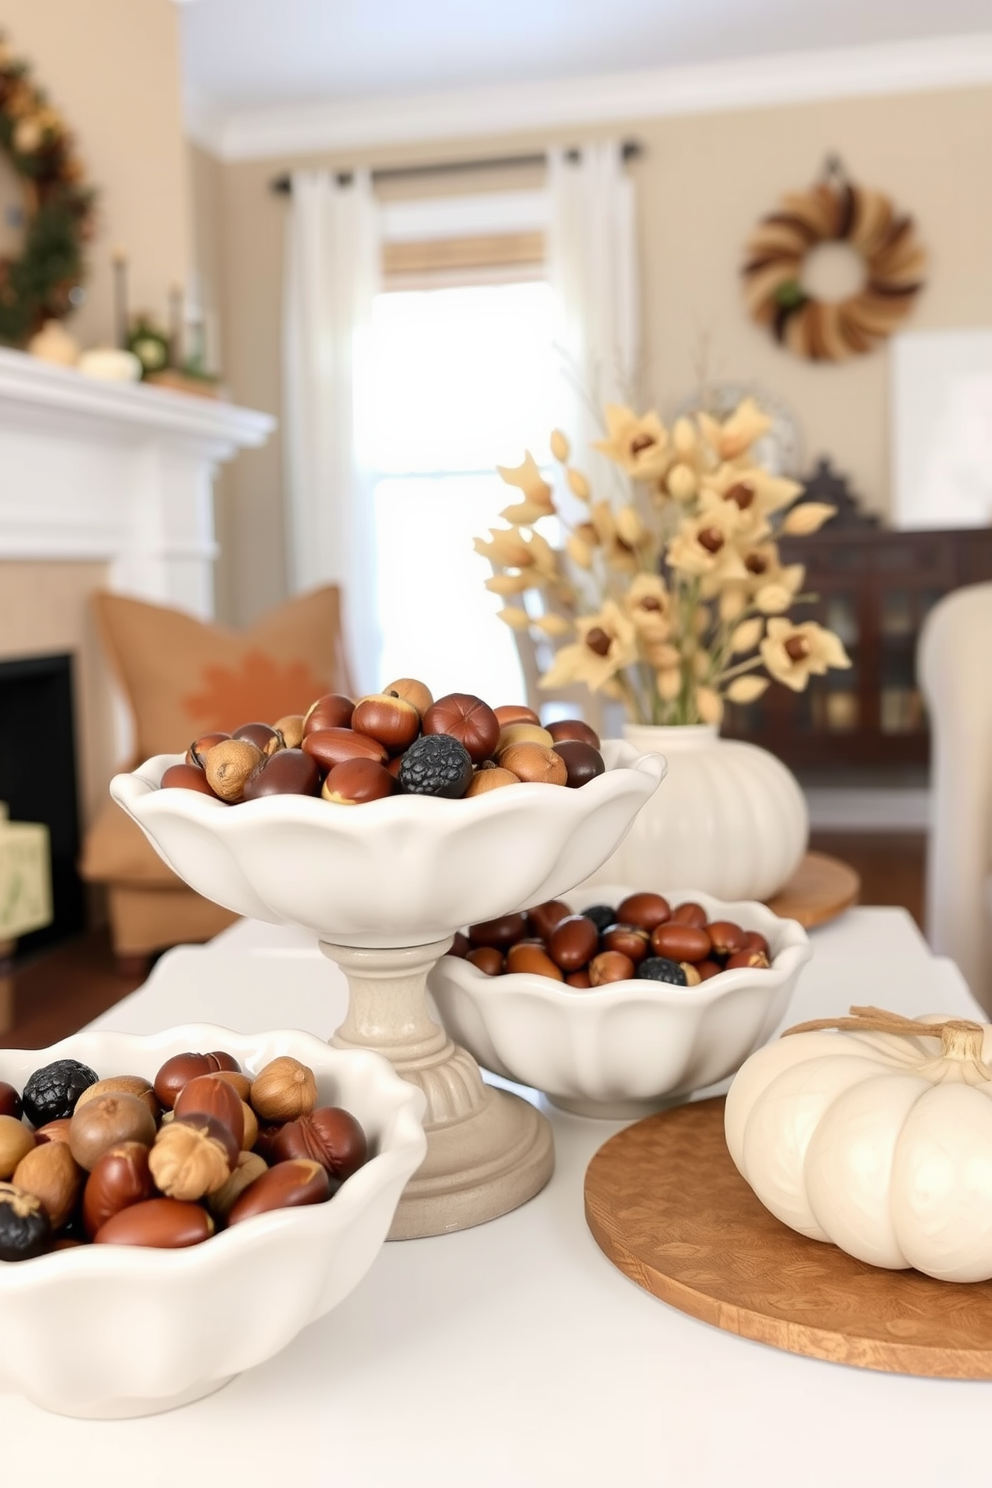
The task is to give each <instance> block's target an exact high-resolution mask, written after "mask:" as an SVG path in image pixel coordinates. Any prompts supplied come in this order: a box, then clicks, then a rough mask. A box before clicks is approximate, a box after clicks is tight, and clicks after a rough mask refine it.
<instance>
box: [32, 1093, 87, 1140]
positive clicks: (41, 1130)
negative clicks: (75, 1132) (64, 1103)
mask: <svg viewBox="0 0 992 1488" xmlns="http://www.w3.org/2000/svg"><path fill="white" fill-rule="evenodd" d="M77 1104H78V1102H77ZM71 1125H72V1117H71V1116H57V1117H56V1118H55V1120H54V1121H46V1122H45V1125H44V1126H39V1127H38V1130H37V1131H36V1132H35V1134H34V1139H35V1141H36V1142H68V1140H69V1128H70V1126H71Z"/></svg>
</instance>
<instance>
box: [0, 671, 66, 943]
mask: <svg viewBox="0 0 992 1488" xmlns="http://www.w3.org/2000/svg"><path fill="white" fill-rule="evenodd" d="M0 801H6V802H7V805H8V807H9V808H10V819H11V821H24V822H44V823H45V825H46V826H47V827H48V831H49V836H50V839H51V849H52V905H53V909H54V917H53V919H52V923H51V924H50V925H47V926H45V927H44V928H43V929H41V930H33V931H32V932H31V933H30V934H29V935H23V936H22V937H21V939H20V940H19V941H18V943H17V953H16V960H17V961H25V960H28V959H29V958H31V957H33V956H36V955H37V954H38V952H39V951H42V950H47V949H48V948H49V947H51V946H54V945H57V944H59V942H60V941H63V940H68V939H70V938H71V937H72V936H74V935H81V934H82V932H83V931H84V930H85V928H86V900H85V896H84V892H83V884H82V882H81V880H80V877H79V874H78V872H77V871H76V863H77V861H78V859H79V796H78V792H77V789H76V748H75V726H74V708H73V683H72V657H71V656H28V657H24V658H21V659H18V660H16V661H0Z"/></svg>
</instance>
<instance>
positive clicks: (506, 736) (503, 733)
mask: <svg viewBox="0 0 992 1488" xmlns="http://www.w3.org/2000/svg"><path fill="white" fill-rule="evenodd" d="M514 744H540V746H541V748H542V749H551V748H552V747H553V745H554V740H553V739H552V737H551V735H550V733H549V732H548V730H547V729H546V728H542V727H541V725H540V724H539V723H508V724H506V725H505V726H504V727H503V728H501V729H500V731H499V740H498V742H497V744H496V757H497V758H499V756H500V755H501V754H502V753H503V751H504V750H505V749H512V748H513V746H514Z"/></svg>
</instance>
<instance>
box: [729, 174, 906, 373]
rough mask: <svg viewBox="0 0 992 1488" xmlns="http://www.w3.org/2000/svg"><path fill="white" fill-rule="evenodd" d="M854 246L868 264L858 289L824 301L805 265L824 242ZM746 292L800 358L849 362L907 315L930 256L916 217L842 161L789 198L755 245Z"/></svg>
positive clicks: (766, 220) (759, 230)
mask: <svg viewBox="0 0 992 1488" xmlns="http://www.w3.org/2000/svg"><path fill="white" fill-rule="evenodd" d="M833 242H836V243H846V244H848V245H849V246H850V247H851V248H852V249H853V250H854V251H855V252H856V253H857V254H859V255H860V257H861V259H862V260H863V263H864V273H865V278H864V283H863V285H862V286H861V288H860V289H859V290H858V291H857V293H855V294H852V295H850V296H849V297H848V298H847V299H843V300H837V301H833V302H831V301H826V300H818V299H816V298H815V297H814V296H813V295H811V294H810V293H809V291H808V290H807V289H806V288H805V287H804V285H803V282H802V271H803V264H804V262H805V260H806V257H807V255H808V254H809V252H810V250H811V249H813V248H815V247H816V246H817V245H818V244H820V243H833ZM746 252H747V260H746V262H745V264H744V269H743V276H744V297H745V300H746V302H747V307H748V309H749V311H750V312H751V315H752V316H753V318H754V319H755V320H756V321H757V322H758V324H759V325H764V326H770V327H771V330H772V333H773V334H774V336H775V339H776V340H777V341H779V342H780V343H781V344H782V345H783V346H786V347H788V349H789V350H790V351H793V352H795V354H796V355H797V356H801V357H807V358H809V359H810V360H812V361H833V362H836V361H842V360H843V359H844V358H846V357H850V356H856V355H859V354H860V353H862V352H866V351H871V350H872V348H873V347H874V346H875V345H877V343H878V342H879V341H883V340H884V339H885V338H886V337H887V336H891V334H892V332H893V331H894V330H896V328H897V327H898V326H899V325H900V324H901V323H902V322H903V321H904V320H905V319H906V317H907V316H908V315H909V313H910V311H911V310H912V308H913V303H914V301H915V300H916V297H917V295H918V294H919V292H920V290H921V289H922V288H923V283H924V280H923V271H924V268H925V266H926V255H925V253H924V250H923V248H922V246H921V244H920V241H919V239H918V237H917V235H916V229H915V227H914V225H913V219H912V218H911V217H908V216H905V215H903V214H900V213H899V212H898V211H897V210H896V208H895V207H894V206H893V205H892V202H891V201H890V200H889V198H888V197H887V196H884V195H883V194H882V192H880V191H870V190H868V189H867V188H866V187H864V186H855V185H854V184H853V183H852V182H850V181H848V180H847V178H846V176H845V175H844V171H843V168H842V166H841V165H840V163H839V161H837V160H836V159H831V160H829V161H828V162H827V167H826V170H825V172H824V177H823V179H822V180H821V181H819V182H818V183H817V184H816V185H815V186H814V187H812V189H811V190H809V191H802V192H790V193H789V194H788V195H786V196H783V197H782V200H781V204H780V206H779V209H778V211H775V212H770V213H769V214H768V216H767V217H763V218H762V219H761V222H760V223H759V224H758V226H757V227H756V228H755V230H754V232H753V233H752V234H751V236H750V238H749V239H748V242H747V249H746Z"/></svg>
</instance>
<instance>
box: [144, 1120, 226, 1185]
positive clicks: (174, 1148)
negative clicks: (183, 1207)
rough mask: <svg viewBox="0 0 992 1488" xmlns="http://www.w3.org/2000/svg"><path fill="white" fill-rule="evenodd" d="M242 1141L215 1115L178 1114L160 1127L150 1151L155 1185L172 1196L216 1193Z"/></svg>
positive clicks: (223, 1181) (150, 1165) (149, 1155)
mask: <svg viewBox="0 0 992 1488" xmlns="http://www.w3.org/2000/svg"><path fill="white" fill-rule="evenodd" d="M240 1151H241V1144H240V1143H239V1142H236V1141H235V1140H234V1136H233V1135H232V1133H231V1130H230V1128H229V1127H227V1126H225V1125H224V1123H223V1122H222V1121H218V1120H217V1118H216V1117H215V1116H203V1115H200V1114H199V1113H196V1114H195V1115H190V1116H177V1117H176V1118H175V1120H174V1121H170V1122H169V1124H168V1126H163V1127H161V1128H160V1130H159V1133H158V1135H157V1136H156V1138H155V1145H154V1146H153V1148H152V1150H151V1152H150V1153H149V1154H148V1166H149V1168H150V1169H151V1175H152V1178H153V1179H154V1180H155V1187H156V1188H158V1189H160V1190H161V1192H162V1193H164V1194H166V1195H167V1197H168V1198H170V1199H183V1200H190V1201H193V1200H196V1199H202V1198H203V1196H204V1195H205V1194H209V1193H213V1191H214V1189H217V1188H220V1187H221V1185H222V1184H224V1183H226V1182H227V1180H228V1178H230V1176H231V1173H232V1172H233V1170H234V1168H235V1167H236V1166H237V1161H238V1153H239V1152H240Z"/></svg>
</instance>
